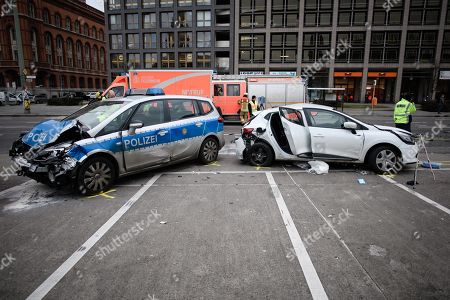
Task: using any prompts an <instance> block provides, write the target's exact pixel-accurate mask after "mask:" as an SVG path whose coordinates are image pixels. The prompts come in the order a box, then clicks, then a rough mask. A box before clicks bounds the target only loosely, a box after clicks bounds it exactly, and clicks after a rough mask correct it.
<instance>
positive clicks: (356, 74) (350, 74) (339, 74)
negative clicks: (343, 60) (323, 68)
mask: <svg viewBox="0 0 450 300" xmlns="http://www.w3.org/2000/svg"><path fill="white" fill-rule="evenodd" d="M362 76H363V73H362V72H334V77H362Z"/></svg>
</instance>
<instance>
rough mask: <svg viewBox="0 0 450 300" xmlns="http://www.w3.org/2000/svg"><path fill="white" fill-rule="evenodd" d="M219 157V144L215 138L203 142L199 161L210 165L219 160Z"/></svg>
mask: <svg viewBox="0 0 450 300" xmlns="http://www.w3.org/2000/svg"><path fill="white" fill-rule="evenodd" d="M218 156H219V142H217V140H216V139H215V138H212V137H209V138H207V139H206V140H204V141H203V143H202V146H201V147H200V153H199V157H198V158H199V160H200V161H201V162H202V163H203V164H210V163H212V162H214V161H216V160H217V157H218Z"/></svg>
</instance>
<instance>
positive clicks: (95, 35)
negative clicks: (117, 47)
mask: <svg viewBox="0 0 450 300" xmlns="http://www.w3.org/2000/svg"><path fill="white" fill-rule="evenodd" d="M92 37H93V38H94V39H97V38H98V36H97V28H95V27H92Z"/></svg>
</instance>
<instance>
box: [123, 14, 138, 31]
mask: <svg viewBox="0 0 450 300" xmlns="http://www.w3.org/2000/svg"><path fill="white" fill-rule="evenodd" d="M126 16H127V29H139V15H138V14H127V15H126Z"/></svg>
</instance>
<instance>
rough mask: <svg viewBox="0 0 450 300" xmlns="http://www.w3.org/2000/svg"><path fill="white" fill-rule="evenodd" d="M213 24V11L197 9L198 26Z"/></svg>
mask: <svg viewBox="0 0 450 300" xmlns="http://www.w3.org/2000/svg"><path fill="white" fill-rule="evenodd" d="M209 26H211V11H209V10H200V11H197V27H209Z"/></svg>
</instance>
